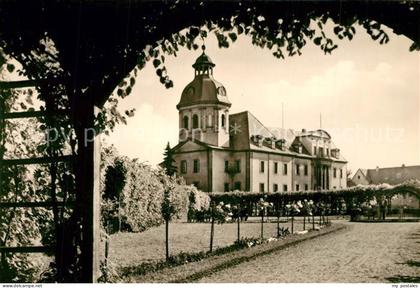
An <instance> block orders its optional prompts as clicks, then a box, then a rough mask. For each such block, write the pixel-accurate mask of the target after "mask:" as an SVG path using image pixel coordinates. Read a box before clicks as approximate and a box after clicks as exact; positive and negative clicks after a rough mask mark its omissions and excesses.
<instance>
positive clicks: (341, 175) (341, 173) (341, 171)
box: [340, 169, 343, 178]
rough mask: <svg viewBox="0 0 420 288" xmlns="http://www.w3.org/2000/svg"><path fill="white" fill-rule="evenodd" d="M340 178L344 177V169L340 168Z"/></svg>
mask: <svg viewBox="0 0 420 288" xmlns="http://www.w3.org/2000/svg"><path fill="white" fill-rule="evenodd" d="M340 178H343V169H340Z"/></svg>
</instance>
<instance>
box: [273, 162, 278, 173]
mask: <svg viewBox="0 0 420 288" xmlns="http://www.w3.org/2000/svg"><path fill="white" fill-rule="evenodd" d="M277 173H279V163H277V162H274V174H277Z"/></svg>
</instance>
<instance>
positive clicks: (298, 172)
mask: <svg viewBox="0 0 420 288" xmlns="http://www.w3.org/2000/svg"><path fill="white" fill-rule="evenodd" d="M299 168H300V167H299V164H296V175H300V171H299V170H300V169H299Z"/></svg>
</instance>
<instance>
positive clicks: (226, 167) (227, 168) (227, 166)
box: [225, 160, 229, 173]
mask: <svg viewBox="0 0 420 288" xmlns="http://www.w3.org/2000/svg"><path fill="white" fill-rule="evenodd" d="M225 172H226V173H227V172H229V161H227V160H226V161H225Z"/></svg>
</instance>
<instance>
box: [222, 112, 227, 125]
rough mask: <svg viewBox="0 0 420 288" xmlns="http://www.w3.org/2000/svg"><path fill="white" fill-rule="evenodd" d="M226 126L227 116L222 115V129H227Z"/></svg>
mask: <svg viewBox="0 0 420 288" xmlns="http://www.w3.org/2000/svg"><path fill="white" fill-rule="evenodd" d="M225 125H226V117H225V114H222V127H223V128H225Z"/></svg>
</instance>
